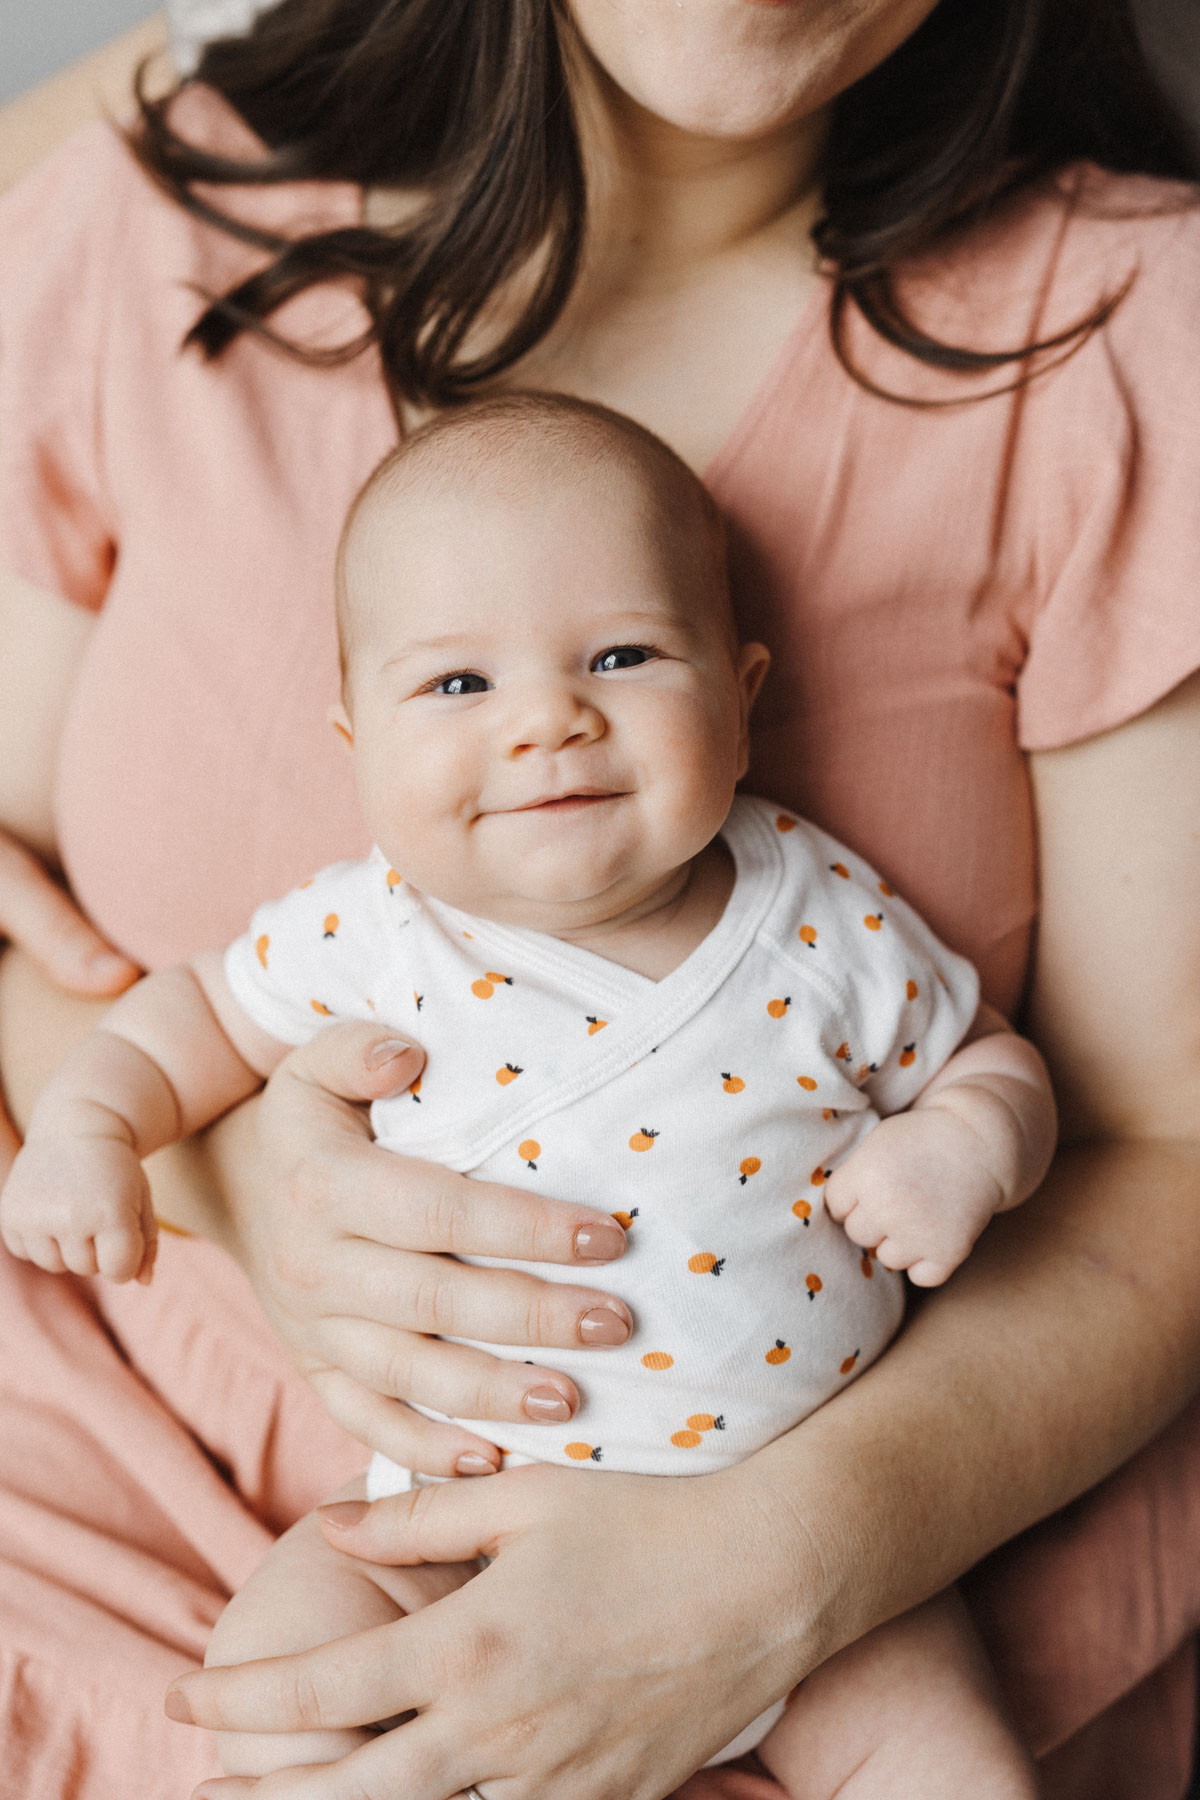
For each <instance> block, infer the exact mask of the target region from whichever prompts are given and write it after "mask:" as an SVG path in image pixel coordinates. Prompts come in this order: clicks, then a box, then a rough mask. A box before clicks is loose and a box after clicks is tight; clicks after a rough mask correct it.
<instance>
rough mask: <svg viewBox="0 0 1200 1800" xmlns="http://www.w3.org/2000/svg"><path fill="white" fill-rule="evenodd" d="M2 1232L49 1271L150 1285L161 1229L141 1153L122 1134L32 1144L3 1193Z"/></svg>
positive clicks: (17, 1251)
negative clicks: (127, 1142) (155, 1217)
mask: <svg viewBox="0 0 1200 1800" xmlns="http://www.w3.org/2000/svg"><path fill="white" fill-rule="evenodd" d="M0 1237H2V1238H3V1239H4V1242H5V1244H6V1245H7V1247H8V1249H9V1250H10V1251H11V1252H12V1254H13V1255H14V1256H19V1257H21V1258H22V1259H23V1260H24V1261H26V1262H31V1263H36V1264H37V1266H38V1268H39V1269H46V1270H48V1271H49V1273H50V1274H51V1275H61V1274H62V1273H63V1272H64V1271H65V1270H69V1271H70V1272H71V1273H72V1274H73V1275H97V1274H99V1275H107V1276H108V1277H109V1278H110V1279H111V1280H113V1281H132V1280H133V1279H134V1277H135V1276H136V1278H137V1279H138V1280H139V1281H140V1282H142V1283H144V1284H145V1283H148V1282H149V1281H150V1278H151V1275H152V1273H153V1270H154V1255H155V1251H156V1249H157V1246H158V1231H157V1226H156V1224H155V1220H154V1210H153V1207H152V1206H151V1203H150V1184H149V1182H148V1181H147V1179H146V1174H145V1171H144V1169H143V1168H142V1165H141V1163H140V1161H139V1160H138V1157H137V1154H136V1152H135V1151H134V1150H133V1148H132V1147H131V1146H130V1145H129V1144H126V1143H123V1142H122V1141H121V1140H120V1139H119V1138H116V1137H105V1136H96V1137H83V1136H73V1135H68V1134H66V1133H63V1134H55V1135H53V1136H47V1137H43V1138H35V1139H33V1140H32V1141H31V1142H28V1143H27V1144H26V1145H25V1148H24V1149H23V1150H22V1151H21V1153H20V1155H19V1156H18V1157H17V1160H16V1161H15V1163H14V1164H13V1166H12V1172H11V1173H10V1175H9V1177H8V1180H7V1182H6V1183H5V1185H4V1191H3V1193H0Z"/></svg>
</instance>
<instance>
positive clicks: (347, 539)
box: [338, 394, 767, 931]
mask: <svg viewBox="0 0 1200 1800" xmlns="http://www.w3.org/2000/svg"><path fill="white" fill-rule="evenodd" d="M338 624H339V630H340V634H341V645H342V665H343V678H344V679H343V692H344V699H345V710H346V719H345V721H344V724H345V728H346V729H347V731H348V732H349V733H350V734H351V735H352V737H353V742H354V754H355V764H356V769H357V775H358V784H359V793H360V795H361V799H362V805H363V811H364V814H365V816H366V821H367V825H368V827H369V829H370V830H371V832H372V834H373V836H374V838H375V840H376V842H377V843H378V844H379V846H380V848H381V849H382V850H383V852H384V854H385V855H386V856H387V857H388V858H389V860H390V861H391V862H392V863H393V864H394V866H395V867H396V868H398V869H399V870H401V872H402V873H403V874H404V875H405V877H406V878H407V879H409V880H410V881H411V882H412V884H413V885H414V886H415V887H417V888H420V889H422V890H423V891H424V892H426V893H429V894H432V895H433V896H434V897H435V898H437V899H441V900H444V901H447V902H449V903H450V904H451V905H454V906H458V907H461V908H462V909H463V910H464V911H467V912H473V913H478V914H480V915H481V916H483V917H488V918H493V919H498V920H502V921H505V922H507V923H510V924H520V925H527V926H530V927H532V928H534V929H538V930H544V931H555V930H558V929H564V930H565V929H570V928H572V927H575V926H586V925H590V924H595V923H600V922H602V921H603V920H605V919H609V918H614V917H616V916H618V915H619V914H621V913H623V912H624V911H626V909H627V908H629V907H631V906H636V905H637V904H638V903H639V902H640V901H641V900H643V899H645V898H647V897H649V896H650V895H651V894H653V893H654V892H655V891H656V890H657V888H658V887H659V886H660V885H662V884H663V883H664V882H666V881H667V880H668V879H669V878H670V877H671V876H672V875H673V874H674V873H675V872H676V871H677V870H678V869H679V868H681V867H682V866H683V865H684V864H685V863H687V862H689V861H690V860H691V858H692V857H694V856H695V855H696V854H697V853H698V852H699V851H700V850H701V849H703V848H704V846H705V845H706V844H707V843H709V842H710V841H711V839H712V838H713V837H714V836H715V835H716V833H717V832H718V831H719V829H720V827H721V825H722V824H723V822H724V820H725V816H726V814H727V812H728V811H729V807H730V803H731V801H732V799H733V791H734V785H735V783H736V782H737V780H738V778H739V776H740V775H741V774H742V773H743V772H744V770H745V765H746V755H747V721H748V717H749V711H750V706H751V703H752V701H753V698H754V694H755V692H756V691H757V688H758V686H759V683H760V682H761V680H762V676H763V674H764V673H765V670H766V662H767V655H766V652H765V650H763V649H762V647H761V646H760V645H744V646H741V647H739V645H738V642H737V637H736V633H735V629H734V624H733V617H732V612H731V608H730V599H729V586H728V578H727V573H726V559H725V543H724V535H723V532H722V528H721V523H720V519H719V517H718V515H717V513H716V510H715V508H714V507H713V504H712V502H711V500H710V499H709V497H708V495H707V494H706V492H705V490H704V488H703V487H702V486H701V484H700V482H699V481H698V480H697V479H696V477H695V476H694V475H693V474H692V472H691V470H690V469H688V468H687V466H686V465H685V464H684V463H682V462H681V461H680V460H679V458H678V457H677V456H676V455H675V454H674V452H673V451H671V450H669V449H668V448H667V446H666V445H665V444H663V443H661V442H660V441H659V440H658V439H657V438H656V437H654V436H653V435H652V434H651V433H650V432H648V431H645V430H643V429H642V428H641V426H639V425H635V424H634V423H633V422H632V421H631V420H628V419H625V418H623V417H621V415H620V414H618V413H613V412H609V411H607V410H606V409H605V408H603V407H598V406H591V405H588V404H586V403H584V402H582V401H577V400H569V399H565V398H562V397H559V396H556V395H541V394H512V395H505V396H500V397H497V398H495V399H491V400H486V401H482V402H480V403H478V404H476V405H473V406H469V407H465V408H462V409H461V410H458V411H455V412H452V413H448V414H445V415H443V416H442V417H440V418H439V419H437V420H435V421H434V422H433V423H432V424H430V425H428V426H426V427H424V428H423V429H422V430H420V431H418V432H415V433H414V434H413V435H412V436H411V437H409V438H408V439H406V440H405V442H404V443H403V444H402V445H401V446H400V448H399V449H398V450H396V451H395V452H394V453H393V454H392V455H391V456H389V457H388V458H387V460H386V461H385V462H384V463H382V464H381V466H380V467H379V468H378V469H377V470H376V471H375V473H374V475H372V477H371V479H370V480H369V481H368V483H367V485H366V487H365V488H364V489H363V491H362V493H361V494H360V495H359V498H358V500H357V501H356V502H355V504H354V507H353V508H352V510H351V513H350V517H349V519H348V520H347V522H346V527H345V531H344V532H343V535H342V543H341V548H340V551H339V555H338Z"/></svg>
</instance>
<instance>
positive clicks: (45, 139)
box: [0, 13, 167, 192]
mask: <svg viewBox="0 0 1200 1800" xmlns="http://www.w3.org/2000/svg"><path fill="white" fill-rule="evenodd" d="M166 43H167V32H166V24H165V21H164V19H163V18H162V16H161V14H158V13H156V14H155V16H154V17H153V18H152V19H147V20H146V22H145V24H144V25H137V26H135V27H134V29H133V30H132V31H127V32H125V33H124V34H123V36H121V37H119V38H114V39H113V41H112V43H110V44H105V45H104V47H103V48H102V49H100V50H96V51H94V52H93V53H92V55H91V56H85V57H83V58H82V59H81V60H80V61H79V62H76V63H72V64H71V66H70V67H69V68H67V69H63V70H61V71H60V73H58V74H57V75H51V76H50V78H49V80H47V81H43V82H39V84H38V86H37V87H35V88H30V90H29V92H28V93H27V94H20V95H19V96H18V97H17V99H15V100H10V101H9V103H8V105H7V106H3V107H0V192H2V191H3V190H4V189H5V188H7V187H11V186H12V185H13V183H14V182H15V181H19V180H20V178H21V176H22V175H24V174H25V173H26V171H27V170H29V169H32V168H33V166H34V164H35V163H38V162H40V161H41V159H42V157H43V156H46V155H48V153H49V152H50V151H51V150H52V149H53V148H54V146H55V144H57V143H59V142H61V140H62V139H63V138H65V137H69V136H70V134H71V133H72V132H73V131H76V130H78V128H79V127H80V126H81V125H86V124H87V123H88V121H89V120H90V119H97V118H101V117H102V116H103V115H105V114H106V113H114V114H119V113H122V112H125V111H127V110H128V108H129V106H130V104H131V102H132V99H133V75H134V70H135V69H136V68H137V66H138V64H139V63H140V62H141V61H142V59H143V58H144V57H147V56H153V55H155V54H157V52H158V51H160V50H164V49H165V48H166Z"/></svg>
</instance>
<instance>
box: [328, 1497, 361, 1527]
mask: <svg viewBox="0 0 1200 1800" xmlns="http://www.w3.org/2000/svg"><path fill="white" fill-rule="evenodd" d="M370 1510H371V1508H370V1504H369V1503H368V1502H367V1501H366V1500H333V1501H331V1502H330V1503H329V1505H328V1506H318V1508H317V1517H318V1518H319V1519H320V1520H321V1521H322V1523H323V1524H325V1525H332V1526H333V1529H334V1530H335V1531H348V1530H349V1529H350V1527H351V1526H353V1525H361V1524H362V1522H363V1520H364V1519H365V1518H366V1516H367V1514H368V1513H369V1512H370Z"/></svg>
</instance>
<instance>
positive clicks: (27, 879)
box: [0, 570, 137, 1175]
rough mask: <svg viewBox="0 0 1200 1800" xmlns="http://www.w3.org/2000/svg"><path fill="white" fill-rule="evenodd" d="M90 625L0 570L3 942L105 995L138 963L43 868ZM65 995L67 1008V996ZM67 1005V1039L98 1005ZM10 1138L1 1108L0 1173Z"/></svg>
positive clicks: (11, 1057) (16, 1053)
mask: <svg viewBox="0 0 1200 1800" xmlns="http://www.w3.org/2000/svg"><path fill="white" fill-rule="evenodd" d="M91 626H92V621H91V618H90V617H89V616H88V614H87V613H85V612H84V611H82V609H81V608H79V607H77V606H71V605H69V604H68V603H67V601H65V600H61V599H59V598H58V596H57V595H55V594H50V593H47V592H45V591H44V590H43V589H41V588H36V587H33V586H31V585H30V583H29V582H26V581H22V580H20V579H19V578H18V577H17V576H15V575H11V574H9V573H6V572H5V571H3V570H0V645H2V646H3V652H2V653H0V943H2V942H3V940H4V939H5V938H7V939H9V940H10V941H11V943H12V944H14V945H16V944H19V945H22V946H24V949H25V952H26V954H27V957H28V959H29V962H28V964H27V966H28V968H29V970H30V972H31V974H32V976H33V978H34V979H35V980H37V981H39V982H43V983H45V985H46V986H47V987H48V989H49V990H50V992H51V993H52V994H55V995H58V994H61V993H62V990H68V991H69V992H70V994H71V995H72V997H74V996H85V997H88V996H97V997H104V996H107V997H111V996H112V995H114V994H117V993H119V992H120V991H121V990H122V988H125V987H128V985H129V983H130V982H131V981H132V980H133V979H134V978H135V976H136V974H137V970H136V969H135V967H134V965H133V964H132V963H131V962H130V961H129V960H128V958H127V957H124V956H122V955H120V954H119V953H118V952H116V951H114V950H113V949H112V947H111V946H110V945H108V944H106V943H105V942H104V939H103V938H102V937H101V936H100V934H99V932H97V931H96V930H95V929H94V928H93V927H92V926H91V925H90V924H89V923H88V922H87V920H86V919H84V918H82V917H81V915H80V914H79V912H78V911H77V910H76V908H75V906H74V905H73V904H72V902H71V900H70V898H69V896H68V895H67V894H66V893H65V891H64V890H63V889H62V888H61V887H60V886H59V885H58V884H57V883H56V882H55V881H54V880H53V879H52V877H51V875H50V873H49V870H48V868H47V865H48V864H49V865H51V866H55V865H56V863H57V851H56V847H55V841H54V816H53V791H54V768H55V760H56V757H57V752H58V738H59V733H60V731H61V729H62V722H63V718H64V715H65V712H66V706H67V700H68V697H69V694H70V690H71V684H72V683H73V681H74V679H75V674H76V671H77V669H78V667H79V662H80V659H81V657H82V656H83V652H84V648H85V646H86V644H87V639H88V634H89V632H90V630H91ZM19 960H20V959H19V958H18V957H17V953H16V952H15V951H13V950H9V951H7V952H2V953H0V1071H3V1075H4V1081H5V1090H6V1092H7V1091H8V1077H9V1072H10V1069H14V1070H15V1069H17V1067H18V1066H19V1065H20V1064H22V1063H23V1061H24V1059H25V1058H26V1057H27V1056H28V1055H29V1053H30V1051H31V1049H32V1048H33V1046H32V1045H30V1044H27V1043H24V1042H22V1043H21V1045H20V1046H19V1047H18V1046H17V1045H16V1044H15V1043H13V1041H12V1036H13V1029H12V1028H13V1026H14V1023H15V1022H14V1020H13V1015H12V1009H11V1007H10V1006H9V1005H8V1003H7V994H8V989H9V988H10V986H11V980H10V977H11V975H12V974H13V973H14V971H15V968H16V966H17V964H18V963H19ZM64 999H65V997H64ZM65 1003H66V1005H67V1007H68V1009H69V1008H70V1006H71V1005H72V1001H66V1002H65ZM73 1005H74V1007H75V1009H76V1012H75V1029H74V1031H73V1033H72V1034H71V1037H70V1038H68V1040H67V1041H68V1042H69V1041H73V1039H74V1037H75V1036H79V1035H82V1034H83V1032H84V1031H86V1030H87V1029H88V1028H89V1027H90V1025H91V1024H92V1023H93V1022H94V1019H95V1016H96V1014H97V1012H98V1010H99V1008H98V1007H97V1006H96V1004H95V1002H94V1000H89V999H87V998H84V999H83V1000H80V999H78V998H73ZM35 1036H36V1033H35ZM64 1047H65V1045H64ZM17 1085H18V1087H19V1086H20V1085H21V1084H20V1082H19V1081H18V1083H17ZM15 1148H16V1139H15V1137H14V1136H13V1133H12V1129H11V1127H10V1125H9V1122H8V1119H7V1117H6V1116H5V1115H4V1113H3V1111H2V1110H0V1175H2V1174H3V1172H4V1168H5V1166H6V1165H7V1162H8V1160H9V1158H10V1157H11V1155H12V1154H13V1152H14V1151H15Z"/></svg>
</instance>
